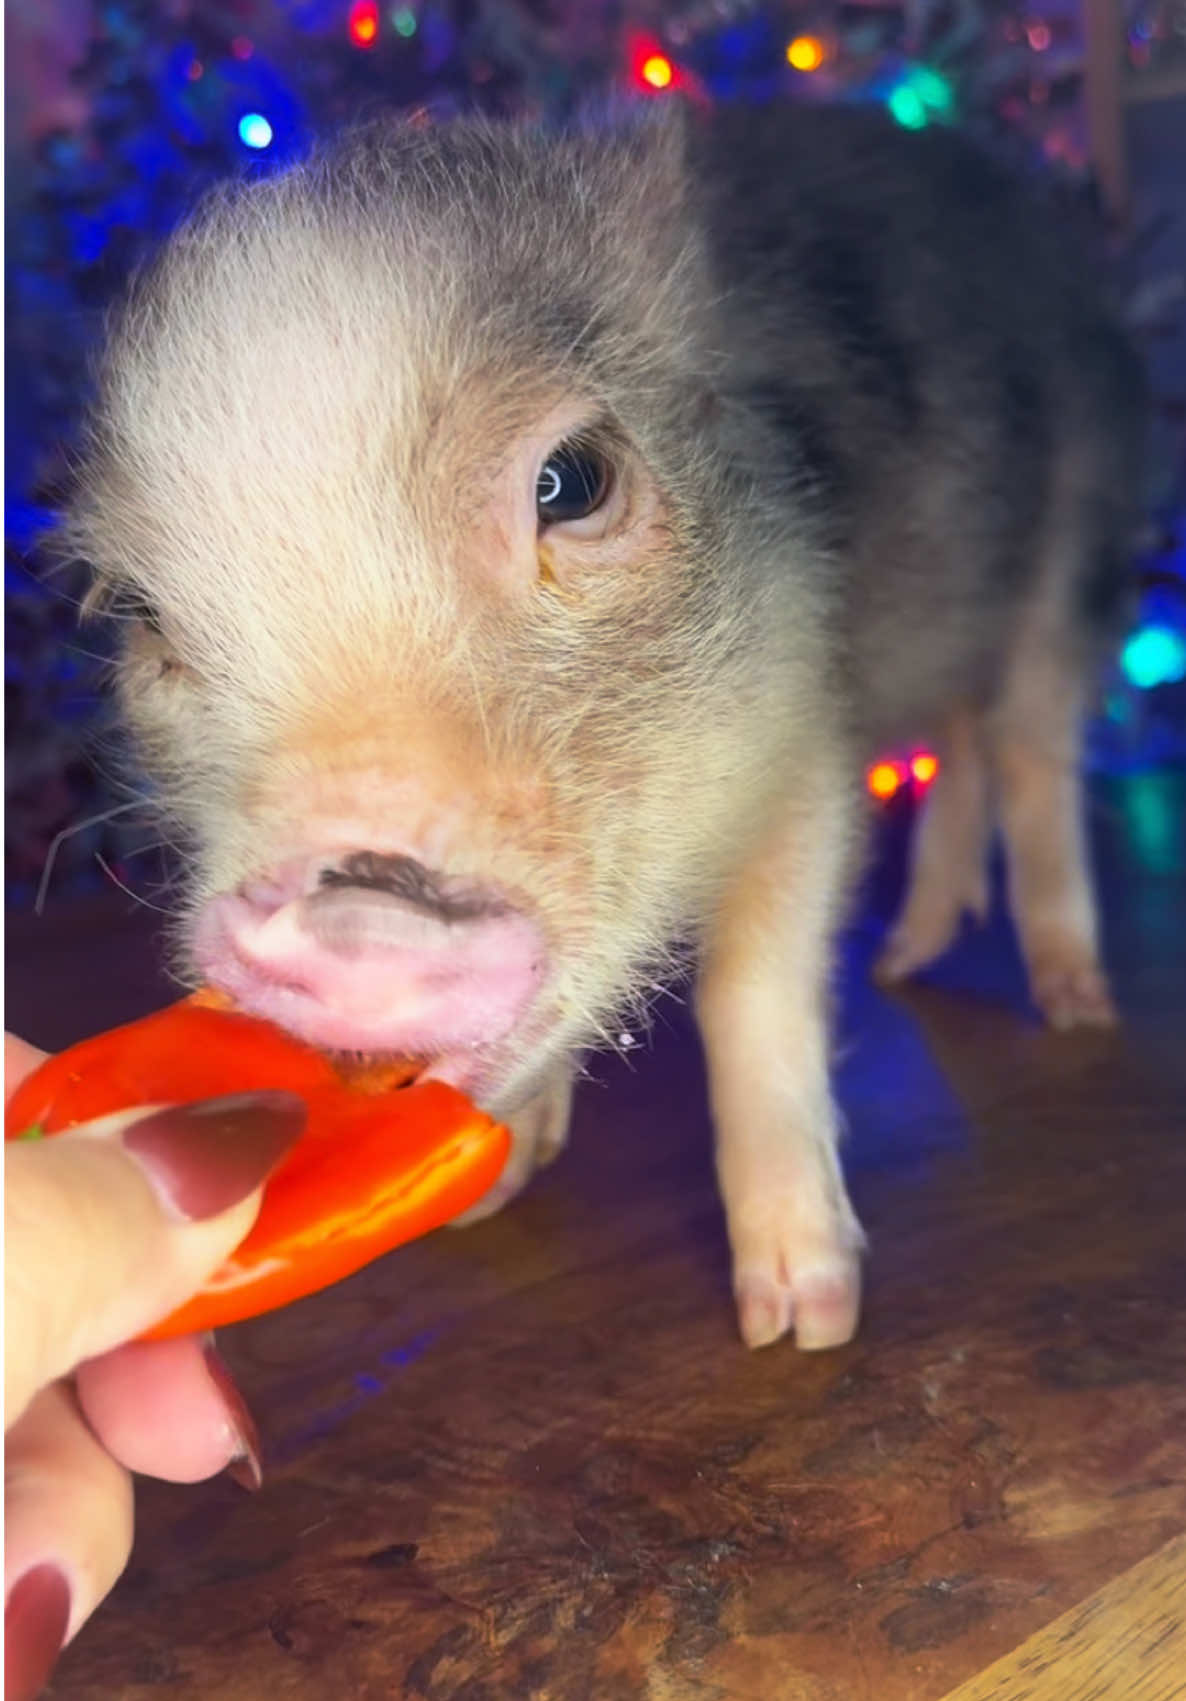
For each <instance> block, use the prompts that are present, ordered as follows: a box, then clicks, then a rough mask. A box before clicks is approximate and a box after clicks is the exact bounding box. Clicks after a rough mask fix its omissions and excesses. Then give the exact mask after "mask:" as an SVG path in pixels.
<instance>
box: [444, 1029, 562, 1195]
mask: <svg viewBox="0 0 1186 1701" xmlns="http://www.w3.org/2000/svg"><path fill="white" fill-rule="evenodd" d="M572 1081H573V1064H572V1062H571V1060H570V1059H568V1058H565V1059H563V1061H562V1062H560V1063H559V1064H557V1065H556V1066H555V1067H554V1068H553V1069H552V1070H551V1071H550V1073H549V1074H548V1075H547V1076H546V1077H545V1080H544V1083H543V1085H542V1086H541V1087H540V1088H539V1090H538V1091H537V1092H536V1093H535V1094H533V1096H532V1097H531V1098H529V1099H528V1100H527V1101H526V1103H525V1104H522V1105H520V1106H519V1108H518V1110H516V1111H513V1112H512V1113H511V1114H510V1115H509V1116H507V1117H506V1118H505V1121H506V1124H507V1127H508V1128H509V1129H510V1131H511V1151H510V1156H509V1157H508V1158H507V1161H506V1165H505V1167H504V1169H503V1172H502V1174H501V1175H500V1176H499V1178H498V1180H497V1181H496V1182H495V1183H494V1186H493V1187H492V1188H491V1189H490V1191H489V1193H487V1194H486V1195H485V1196H484V1197H483V1198H481V1199H479V1200H478V1203H477V1204H476V1205H471V1206H470V1208H469V1210H468V1211H463V1212H462V1214H461V1216H459V1217H455V1218H454V1220H453V1223H452V1225H451V1226H452V1227H455V1228H458V1227H460V1228H464V1227H465V1226H466V1225H467V1224H469V1223H480V1222H481V1221H482V1219H483V1218H484V1217H492V1216H493V1215H494V1213H495V1211H500V1210H501V1209H502V1207H503V1206H504V1205H505V1204H506V1203H507V1202H508V1200H511V1199H513V1198H514V1197H515V1195H516V1193H521V1192H522V1191H523V1189H524V1188H525V1187H526V1186H527V1183H528V1182H529V1181H530V1180H531V1178H532V1176H533V1175H534V1174H535V1172H536V1170H537V1169H542V1168H543V1166H544V1165H545V1164H550V1163H551V1161H552V1159H553V1158H554V1157H556V1155H557V1154H558V1153H559V1152H560V1150H561V1149H562V1148H563V1146H564V1142H565V1140H566V1139H567V1138H568V1122H569V1118H570V1116H571V1114H572Z"/></svg>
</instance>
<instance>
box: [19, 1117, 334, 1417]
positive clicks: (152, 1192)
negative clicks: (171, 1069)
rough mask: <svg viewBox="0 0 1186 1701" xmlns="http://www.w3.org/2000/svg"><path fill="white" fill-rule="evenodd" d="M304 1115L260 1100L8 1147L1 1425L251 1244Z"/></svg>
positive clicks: (108, 1124) (102, 1124)
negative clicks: (268, 1184)
mask: <svg viewBox="0 0 1186 1701" xmlns="http://www.w3.org/2000/svg"><path fill="white" fill-rule="evenodd" d="M304 1123H305V1107H304V1105H303V1103H302V1102H301V1100H300V1099H298V1098H296V1097H295V1096H293V1095H292V1094H289V1093H250V1094H242V1095H239V1096H237V1097H234V1098H223V1099H211V1100H209V1101H207V1102H205V1103H199V1104H188V1105H177V1106H172V1107H166V1108H164V1109H159V1110H143V1109H141V1110H136V1111H124V1112H120V1113H119V1114H117V1115H114V1116H106V1117H103V1118H102V1119H101V1120H99V1121H97V1122H91V1123H88V1124H86V1125H85V1126H83V1127H81V1128H77V1129H72V1130H71V1131H70V1132H69V1133H67V1134H60V1135H55V1136H53V1137H52V1138H51V1139H47V1140H41V1141H30V1142H24V1141H11V1142H9V1143H7V1144H6V1146H5V1201H4V1233H5V1260H4V1266H5V1268H4V1314H5V1334H6V1342H5V1354H4V1422H5V1428H6V1429H7V1428H8V1426H9V1425H10V1424H12V1423H13V1422H15V1420H16V1419H17V1418H18V1417H19V1416H20V1415H21V1413H22V1412H23V1411H24V1409H25V1407H26V1406H27V1405H28V1403H29V1401H30V1400H31V1399H32V1397H33V1395H34V1394H35V1393H37V1391H38V1389H40V1388H42V1387H44V1386H45V1385H46V1384H47V1383H49V1382H52V1381H53V1380H55V1378H57V1377H59V1376H64V1375H66V1374H67V1373H68V1372H69V1371H71V1370H73V1369H74V1367H75V1366H76V1365H77V1364H79V1363H81V1362H82V1360H83V1359H87V1358H93V1357H95V1356H96V1355H97V1354H99V1353H103V1352H107V1351H108V1350H109V1349H110V1348H112V1347H116V1346H119V1345H121V1344H122V1343H123V1342H125V1341H128V1340H131V1339H132V1338H133V1337H134V1336H136V1335H138V1334H140V1333H141V1332H142V1331H143V1330H145V1329H147V1328H149V1327H150V1326H151V1325H152V1324H153V1323H156V1322H159V1321H160V1319H161V1318H162V1317H167V1316H168V1315H169V1313H170V1312H171V1311H173V1310H175V1309H176V1307H177V1306H179V1305H181V1304H182V1303H183V1301H185V1300H186V1299H188V1298H189V1297H190V1296H191V1295H192V1294H194V1293H196V1292H197V1290H198V1288H200V1287H201V1285H202V1283H203V1282H204V1281H205V1280H206V1278H207V1277H208V1276H209V1275H210V1274H211V1273H212V1272H213V1271H214V1270H215V1269H216V1268H217V1267H218V1265H219V1264H220V1263H221V1262H222V1260H223V1259H224V1258H225V1257H227V1256H228V1254H229V1253H231V1252H232V1251H233V1250H234V1249H235V1247H236V1246H238V1245H239V1243H240V1241H242V1240H243V1238H244V1237H245V1235H246V1234H247V1232H248V1230H249V1229H250V1227H251V1225H252V1223H253V1222H254V1221H255V1218H256V1214H257V1212H258V1210H259V1204H260V1188H261V1186H262V1184H263V1182H264V1181H265V1179H266V1178H267V1176H268V1174H269V1173H270V1172H271V1170H272V1169H273V1168H274V1167H275V1165H276V1164H277V1162H278V1161H279V1160H280V1158H281V1157H282V1156H283V1155H284V1153H285V1152H286V1151H288V1150H289V1148H290V1147H291V1146H293V1145H295V1143H296V1141H297V1140H298V1139H299V1138H300V1136H301V1133H302V1131H303V1129H304Z"/></svg>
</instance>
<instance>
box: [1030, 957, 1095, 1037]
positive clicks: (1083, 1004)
mask: <svg viewBox="0 0 1186 1701" xmlns="http://www.w3.org/2000/svg"><path fill="white" fill-rule="evenodd" d="M1030 984H1031V988H1032V991H1033V998H1034V1003H1035V1004H1036V1005H1037V1006H1038V1009H1039V1010H1040V1011H1041V1012H1042V1014H1043V1016H1044V1017H1045V1018H1046V1020H1047V1022H1048V1023H1049V1024H1050V1026H1051V1027H1052V1028H1057V1029H1058V1030H1060V1031H1061V1032H1067V1031H1069V1030H1070V1029H1071V1028H1113V1027H1115V1026H1116V1006H1115V1005H1114V1004H1113V1002H1112V995H1111V993H1110V992H1109V991H1108V983H1107V980H1106V979H1105V978H1104V973H1103V970H1102V969H1101V968H1100V966H1099V964H1098V963H1097V962H1096V961H1095V959H1094V958H1093V957H1090V956H1080V955H1078V954H1077V953H1076V954H1057V955H1056V954H1054V953H1051V954H1050V955H1043V956H1040V957H1039V956H1035V960H1034V963H1033V965H1032V967H1031V970H1030Z"/></svg>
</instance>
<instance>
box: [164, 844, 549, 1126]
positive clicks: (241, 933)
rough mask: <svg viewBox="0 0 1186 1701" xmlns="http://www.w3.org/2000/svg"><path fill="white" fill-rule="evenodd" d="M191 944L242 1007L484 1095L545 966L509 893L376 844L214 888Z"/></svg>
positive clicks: (314, 1038) (210, 977)
mask: <svg viewBox="0 0 1186 1701" xmlns="http://www.w3.org/2000/svg"><path fill="white" fill-rule="evenodd" d="M194 954H195V957H196V959H197V962H198V966H199V968H200V970H201V972H202V974H203V976H204V978H205V979H206V980H207V981H208V982H209V983H210V984H211V985H213V986H216V987H219V988H220V989H221V990H223V991H225V992H226V993H228V994H229V995H230V996H231V997H232V998H233V999H234V1001H235V1003H236V1004H238V1005H239V1007H240V1008H241V1009H244V1010H247V1011H249V1012H251V1013H252V1014H253V1015H258V1016H262V1017H265V1018H266V1019H267V1020H269V1021H273V1022H275V1023H277V1024H278V1025H279V1026H281V1027H283V1028H286V1029H287V1030H288V1031H289V1032H290V1033H293V1034H296V1035H298V1036H299V1037H300V1038H302V1039H305V1040H308V1041H309V1042H310V1043H311V1044H313V1045H317V1046H320V1047H322V1048H324V1049H326V1050H335V1051H354V1052H366V1053H389V1054H397V1055H401V1056H404V1057H412V1058H416V1059H423V1060H424V1062H425V1069H424V1074H425V1075H426V1076H428V1077H432V1078H435V1079H441V1080H446V1081H448V1082H450V1083H451V1084H452V1085H454V1086H457V1087H460V1088H461V1089H462V1090H463V1091H466V1092H469V1093H471V1094H474V1095H475V1096H477V1095H479V1094H481V1095H484V1096H485V1097H486V1098H487V1099H488V1098H489V1095H490V1093H491V1092H492V1091H493V1090H494V1089H495V1086H496V1080H495V1077H496V1076H497V1074H499V1073H500V1072H501V1071H500V1069H499V1062H498V1060H499V1058H500V1056H504V1055H505V1054H506V1051H507V1042H508V1041H509V1040H510V1039H511V1038H512V1036H513V1034H514V1032H515V1031H516V1029H518V1028H519V1027H520V1025H521V1024H522V1023H523V1021H524V1018H525V1017H526V1015H527V1014H528V1012H529V1010H530V1009H531V1007H532V1005H533V1004H534V1003H535V1001H536V998H537V996H538V993H539V990H540V987H541V985H542V983H543V981H544V978H545V969H546V959H545V951H544V943H543V936H542V933H541V931H540V929H539V927H538V925H537V923H536V922H535V921H534V920H533V919H532V918H531V917H530V916H529V915H528V914H527V913H526V912H525V911H524V910H523V909H521V908H517V907H515V906H514V905H512V904H511V903H510V902H509V901H508V900H507V899H506V898H505V897H503V896H502V895H501V894H495V893H493V892H491V891H488V890H483V889H475V888H466V889H460V888H457V887H455V886H448V885H446V884H445V883H444V882H441V881H439V880H437V879H436V878H435V877H433V876H431V875H429V874H428V873H427V871H425V870H424V869H423V868H422V867H421V866H420V865H419V864H418V863H416V862H415V861H414V860H413V859H411V858H408V857H403V856H379V855H376V854H374V853H371V852H361V853H357V854H356V855H354V856H351V857H347V858H345V859H344V860H343V861H342V862H340V863H339V864H338V865H337V866H336V867H334V868H332V869H325V868H313V869H309V870H296V871H289V872H287V873H286V874H285V875H283V876H282V877H274V878H270V879H268V880H265V881H257V882H249V883H247V884H245V885H244V886H243V887H241V888H240V889H239V890H238V891H236V892H231V893H224V894H222V895H221V896H220V897H217V898H215V899H213V900H212V901H211V902H210V903H209V904H208V905H207V906H206V908H205V909H204V911H203V912H202V914H201V917H200V919H199V922H198V926H197V930H196V933H195V937H194Z"/></svg>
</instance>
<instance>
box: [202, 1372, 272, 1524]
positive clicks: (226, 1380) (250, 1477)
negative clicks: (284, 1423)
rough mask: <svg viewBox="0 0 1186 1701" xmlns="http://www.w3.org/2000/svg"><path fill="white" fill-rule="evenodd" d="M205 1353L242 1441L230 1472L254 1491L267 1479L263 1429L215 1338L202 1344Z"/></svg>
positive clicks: (229, 1473)
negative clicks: (262, 1453)
mask: <svg viewBox="0 0 1186 1701" xmlns="http://www.w3.org/2000/svg"><path fill="white" fill-rule="evenodd" d="M202 1353H203V1356H204V1358H205V1360H206V1371H207V1374H208V1375H209V1377H210V1380H211V1382H213V1384H214V1386H215V1387H216V1388H217V1389H218V1394H219V1398H220V1399H221V1400H222V1403H223V1405H224V1406H225V1407H226V1414H227V1419H228V1421H229V1423H230V1426H231V1428H232V1430H233V1431H234V1433H235V1438H236V1441H237V1443H238V1447H237V1450H236V1452H235V1456H234V1458H233V1459H232V1460H231V1462H230V1464H229V1465H228V1466H227V1467H226V1474H227V1476H229V1477H230V1479H231V1481H232V1482H237V1483H238V1484H239V1487H240V1488H245V1489H247V1490H249V1492H250V1493H252V1494H254V1493H255V1491H256V1489H257V1488H258V1487H259V1486H260V1484H261V1483H262V1482H263V1480H264V1474H263V1470H262V1468H261V1466H260V1445H259V1430H258V1429H257V1428H256V1427H255V1419H254V1418H253V1417H252V1415H251V1413H250V1412H249V1411H248V1410H247V1405H246V1402H245V1401H244V1399H243V1396H242V1394H240V1392H239V1390H238V1388H237V1387H236V1386H235V1379H234V1377H233V1376H232V1375H231V1373H230V1371H229V1370H228V1369H227V1366H226V1361H225V1359H224V1358H223V1357H222V1355H221V1353H219V1351H218V1349H217V1348H216V1347H215V1346H214V1344H213V1342H208V1343H207V1344H206V1345H205V1346H204V1347H203V1348H202Z"/></svg>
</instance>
